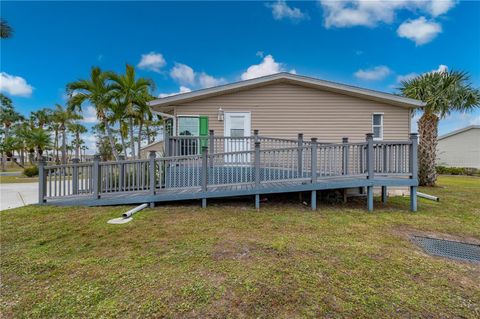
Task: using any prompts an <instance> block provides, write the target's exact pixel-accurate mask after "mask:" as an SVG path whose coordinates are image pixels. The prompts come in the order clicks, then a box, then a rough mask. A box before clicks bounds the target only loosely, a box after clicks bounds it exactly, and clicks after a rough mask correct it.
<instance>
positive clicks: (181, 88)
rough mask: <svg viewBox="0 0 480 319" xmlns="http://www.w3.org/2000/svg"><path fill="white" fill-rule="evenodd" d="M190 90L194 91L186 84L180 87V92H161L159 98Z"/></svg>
mask: <svg viewBox="0 0 480 319" xmlns="http://www.w3.org/2000/svg"><path fill="white" fill-rule="evenodd" d="M188 92H192V90H191V89H189V88H187V87H186V86H180V89H179V91H178V92H173V93H160V94H159V95H158V97H159V98H164V97H168V96H172V95H177V94H181V93H188Z"/></svg>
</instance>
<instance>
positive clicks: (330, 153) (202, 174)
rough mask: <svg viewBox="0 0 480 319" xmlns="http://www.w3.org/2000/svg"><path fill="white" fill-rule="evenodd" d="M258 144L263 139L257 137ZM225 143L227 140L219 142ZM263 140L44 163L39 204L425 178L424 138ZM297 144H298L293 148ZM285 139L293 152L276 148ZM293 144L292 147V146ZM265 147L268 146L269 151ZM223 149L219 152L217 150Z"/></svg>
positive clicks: (40, 167)
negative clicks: (420, 146)
mask: <svg viewBox="0 0 480 319" xmlns="http://www.w3.org/2000/svg"><path fill="white" fill-rule="evenodd" d="M255 139H256V140H255ZM219 140H220V139H219ZM272 140H273V141H274V142H273V143H274V144H273V146H272V144H268V143H269V142H268V141H270V139H263V142H262V139H260V138H259V136H258V135H257V136H255V137H254V140H253V148H252V149H242V150H236V151H228V152H210V151H209V147H208V145H210V144H208V145H205V146H203V147H202V149H203V151H202V152H201V154H193V155H180V156H167V157H156V154H155V152H154V151H152V152H150V156H149V158H148V159H141V160H121V161H115V162H113V161H112V162H100V157H99V156H95V157H94V160H93V162H88V163H78V161H77V160H75V161H74V163H71V164H64V165H51V166H47V165H45V162H44V161H40V165H39V179H40V182H39V202H40V203H43V202H45V201H46V200H49V199H54V198H59V197H68V196H92V197H93V198H101V197H102V196H103V195H105V194H114V193H118V194H120V195H121V194H122V193H123V192H145V193H148V194H152V195H154V194H155V193H157V192H162V191H164V190H168V189H171V190H174V189H197V190H198V189H201V190H202V191H205V192H207V191H216V190H217V189H219V187H221V186H235V185H245V184H249V185H251V187H263V186H262V185H268V184H274V183H282V182H299V183H317V182H320V181H322V180H326V179H329V178H339V177H348V178H364V179H373V178H375V176H380V177H381V176H390V175H392V176H398V175H401V176H405V177H410V178H416V176H417V155H416V150H417V136H416V134H412V135H411V137H410V140H408V141H398V142H387V141H374V140H373V135H372V134H367V137H366V140H365V142H360V143H350V142H349V141H348V139H346V138H344V139H343V140H342V143H332V144H320V143H318V141H317V139H316V138H312V139H311V140H310V141H309V142H308V143H307V142H306V141H303V138H302V137H301V138H299V140H283V139H272ZM292 141H294V142H295V143H293V142H292ZM283 142H285V144H286V145H288V146H287V147H276V146H278V145H279V144H276V143H283ZM290 142H292V143H290ZM262 143H265V144H267V145H268V146H267V147H270V148H265V146H263V147H262ZM217 150H218V148H217Z"/></svg>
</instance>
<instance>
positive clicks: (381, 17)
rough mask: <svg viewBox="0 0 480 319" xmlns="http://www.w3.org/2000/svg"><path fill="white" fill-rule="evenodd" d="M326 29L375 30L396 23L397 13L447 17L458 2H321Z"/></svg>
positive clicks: (439, 0)
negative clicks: (381, 25) (446, 14)
mask: <svg viewBox="0 0 480 319" xmlns="http://www.w3.org/2000/svg"><path fill="white" fill-rule="evenodd" d="M319 2H320V4H321V6H322V9H323V16H324V24H325V27H327V28H331V27H338V28H345V27H353V26H366V27H374V26H376V25H377V24H379V23H387V24H390V23H392V22H394V20H395V15H396V12H398V11H400V10H410V11H413V12H416V11H420V12H425V13H427V14H428V15H430V16H432V17H437V16H439V15H441V14H445V13H447V12H448V11H449V10H450V9H451V8H453V7H454V6H455V4H456V1H455V0H395V1H377V0H344V1H338V0H319Z"/></svg>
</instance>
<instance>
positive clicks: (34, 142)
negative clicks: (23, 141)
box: [27, 128, 51, 164]
mask: <svg viewBox="0 0 480 319" xmlns="http://www.w3.org/2000/svg"><path fill="white" fill-rule="evenodd" d="M27 145H28V147H29V148H30V149H33V150H35V152H36V155H37V159H39V158H40V156H42V154H43V151H44V150H46V149H47V148H49V147H50V146H51V137H50V134H48V132H46V131H45V130H43V129H41V128H34V129H33V130H31V131H30V133H29V134H28V138H27ZM30 162H32V160H30ZM32 164H33V163H32Z"/></svg>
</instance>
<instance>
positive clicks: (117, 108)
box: [112, 99, 129, 158]
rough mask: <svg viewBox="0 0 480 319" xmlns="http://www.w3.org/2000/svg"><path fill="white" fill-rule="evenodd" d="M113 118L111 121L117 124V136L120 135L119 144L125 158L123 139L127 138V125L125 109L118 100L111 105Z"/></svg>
mask: <svg viewBox="0 0 480 319" xmlns="http://www.w3.org/2000/svg"><path fill="white" fill-rule="evenodd" d="M112 111H113V117H112V121H113V122H116V123H118V134H119V135H120V143H121V144H122V149H123V155H124V156H125V158H126V157H127V145H126V143H125V139H126V138H127V136H128V131H129V130H128V123H127V116H126V113H125V108H124V106H123V104H122V102H121V101H120V100H118V99H115V101H114V102H113V103H112Z"/></svg>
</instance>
